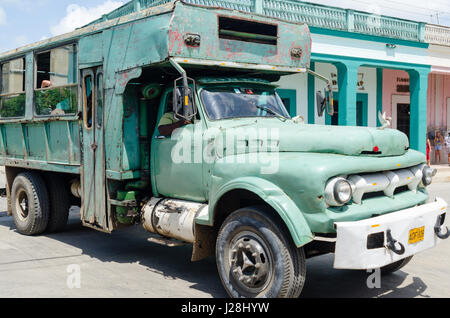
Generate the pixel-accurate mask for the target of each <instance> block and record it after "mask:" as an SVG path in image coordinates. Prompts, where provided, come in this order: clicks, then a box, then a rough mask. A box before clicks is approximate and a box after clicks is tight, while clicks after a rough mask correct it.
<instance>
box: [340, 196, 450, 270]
mask: <svg viewBox="0 0 450 318" xmlns="http://www.w3.org/2000/svg"><path fill="white" fill-rule="evenodd" d="M446 211H447V203H446V202H445V201H444V200H442V199H441V198H437V199H436V201H435V202H433V203H429V204H424V205H421V206H417V207H414V208H409V209H405V210H401V211H397V212H394V213H389V214H386V215H382V216H379V217H374V218H371V219H366V220H362V221H356V222H338V223H335V226H336V231H337V239H336V248H335V258H334V268H337V269H375V268H381V267H383V266H386V265H389V264H391V263H394V262H396V261H399V260H401V259H404V258H406V257H409V256H412V255H415V254H417V253H419V252H422V251H424V250H427V249H430V248H433V247H435V246H436V245H437V244H438V243H439V242H440V241H442V240H443V239H446V238H448V236H449V234H448V233H447V231H446V230H445V229H444V227H443V226H441V222H440V221H441V218H442V217H444V216H445V214H446ZM422 227H424V236H423V240H422V241H419V242H417V243H411V242H410V231H411V230H413V229H421V228H422ZM374 237H378V238H379V239H378V242H380V244H381V245H380V244H378V245H376V247H374V246H373V244H371V242H372V241H371V240H372V239H373V238H374Z"/></svg>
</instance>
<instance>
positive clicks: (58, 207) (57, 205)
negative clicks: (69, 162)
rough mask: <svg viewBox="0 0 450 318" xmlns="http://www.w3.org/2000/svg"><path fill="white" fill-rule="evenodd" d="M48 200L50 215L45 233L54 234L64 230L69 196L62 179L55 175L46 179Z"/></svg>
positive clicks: (67, 215)
mask: <svg viewBox="0 0 450 318" xmlns="http://www.w3.org/2000/svg"><path fill="white" fill-rule="evenodd" d="M46 180H47V186H48V190H49V198H50V215H49V220H48V226H47V232H49V233H55V232H60V231H62V230H64V228H65V227H66V225H67V220H68V218H69V210H70V195H69V191H68V189H67V184H66V182H64V179H63V178H62V177H61V176H59V175H57V174H50V175H48V176H47V178H46Z"/></svg>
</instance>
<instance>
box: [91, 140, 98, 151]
mask: <svg viewBox="0 0 450 318" xmlns="http://www.w3.org/2000/svg"><path fill="white" fill-rule="evenodd" d="M91 148H92V150H93V151H96V150H97V144H96V143H95V142H94V143H93V144H92V145H91Z"/></svg>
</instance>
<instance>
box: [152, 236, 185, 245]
mask: <svg viewBox="0 0 450 318" xmlns="http://www.w3.org/2000/svg"><path fill="white" fill-rule="evenodd" d="M147 241H149V242H150V243H155V244H159V245H163V246H167V247H179V246H185V245H187V244H188V243H185V242H181V241H178V240H174V239H169V238H165V237H162V236H159V235H152V236H150V237H149V238H148V239H147Z"/></svg>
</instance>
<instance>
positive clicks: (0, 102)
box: [0, 58, 26, 118]
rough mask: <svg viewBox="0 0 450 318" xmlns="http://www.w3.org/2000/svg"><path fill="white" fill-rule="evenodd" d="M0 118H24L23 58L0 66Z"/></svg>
mask: <svg viewBox="0 0 450 318" xmlns="http://www.w3.org/2000/svg"><path fill="white" fill-rule="evenodd" d="M1 69H2V78H1V94H0V116H1V117H2V118H14V117H24V116H25V103H26V96H25V58H19V59H15V60H12V61H9V62H6V63H3V64H2V65H1Z"/></svg>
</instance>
